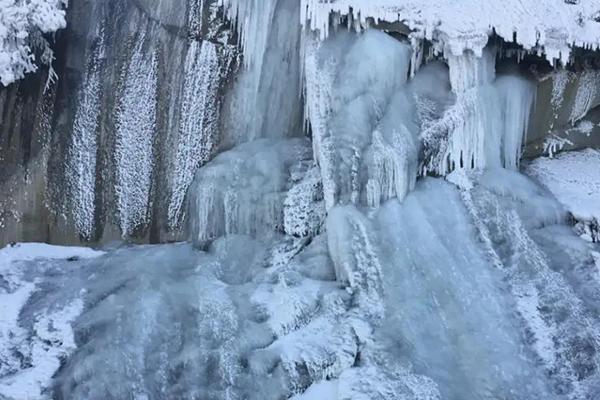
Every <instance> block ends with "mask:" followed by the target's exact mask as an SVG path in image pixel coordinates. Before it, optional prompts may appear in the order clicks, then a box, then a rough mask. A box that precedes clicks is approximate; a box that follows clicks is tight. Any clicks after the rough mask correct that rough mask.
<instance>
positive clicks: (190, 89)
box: [168, 41, 221, 226]
mask: <svg viewBox="0 0 600 400" xmlns="http://www.w3.org/2000/svg"><path fill="white" fill-rule="evenodd" d="M184 73H185V79H184V81H183V100H182V106H181V111H180V112H181V115H182V119H181V123H180V127H179V132H178V136H177V149H176V153H175V154H176V156H175V159H174V161H173V165H172V176H171V181H172V182H171V199H170V202H169V211H168V216H169V224H171V225H172V226H176V225H177V224H179V223H180V222H181V220H182V217H183V213H184V209H185V196H186V192H187V190H188V188H189V187H190V185H191V184H192V181H193V180H194V174H195V172H196V170H197V169H198V168H199V167H200V166H202V165H204V164H206V162H207V161H208V160H209V159H210V157H212V156H213V154H214V152H215V149H216V147H217V144H218V133H219V131H218V122H219V109H218V104H219V102H218V93H219V84H220V82H221V76H220V75H221V72H220V66H219V59H218V56H217V47H216V45H215V44H214V43H212V42H209V41H203V42H202V43H200V42H197V41H193V42H192V43H191V44H190V47H189V49H188V52H187V55H186V60H185V70H184Z"/></svg>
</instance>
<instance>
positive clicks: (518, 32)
mask: <svg viewBox="0 0 600 400" xmlns="http://www.w3.org/2000/svg"><path fill="white" fill-rule="evenodd" d="M570 3H572V4H570ZM598 8H599V7H598V3H597V1H595V0H580V1H577V2H567V1H558V0H557V1H538V0H504V1H497V0H460V1H456V0H369V1H366V0H331V1H322V0H303V7H302V10H303V15H302V18H301V21H302V23H304V24H305V26H306V27H308V28H310V29H313V30H319V31H320V34H321V38H325V37H327V36H329V33H330V31H331V30H332V29H331V28H330V19H329V17H330V14H331V13H332V12H333V13H338V14H341V15H347V14H349V13H350V9H352V16H353V18H355V20H356V21H357V22H358V23H356V24H355V26H359V27H361V28H364V27H366V26H368V25H369V18H372V19H373V20H375V22H377V21H388V22H395V21H401V22H403V23H404V24H406V25H407V26H408V27H409V28H410V29H411V30H412V31H413V33H412V34H411V35H412V36H413V37H416V38H418V39H422V38H425V39H428V40H433V41H434V42H436V44H437V47H438V48H439V49H440V50H441V51H443V52H444V53H445V54H447V55H455V56H460V55H462V54H463V53H464V52H465V51H466V50H470V51H473V52H474V53H475V54H476V55H477V56H481V54H482V51H483V49H484V47H485V45H486V44H487V42H488V36H490V35H491V34H492V32H494V33H496V34H497V35H499V36H500V37H502V38H503V39H504V40H506V41H507V42H513V41H516V43H518V44H520V45H521V46H523V48H525V49H526V50H533V51H536V52H543V53H544V55H545V57H546V58H547V59H548V60H549V61H550V62H551V63H552V62H553V61H554V60H560V61H561V62H562V63H563V64H564V63H566V62H568V61H569V57H570V54H571V50H572V48H573V47H583V48H591V49H597V48H599V47H600V23H599V22H597V21H596V20H595V19H594V17H595V16H596V15H597V13H598V11H599V10H598Z"/></svg>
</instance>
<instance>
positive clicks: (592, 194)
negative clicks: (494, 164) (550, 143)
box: [526, 149, 600, 224]
mask: <svg viewBox="0 0 600 400" xmlns="http://www.w3.org/2000/svg"><path fill="white" fill-rule="evenodd" d="M526 172H527V174H529V175H530V176H532V177H534V178H535V179H536V180H538V181H539V182H540V183H541V184H542V185H544V186H545V187H546V188H547V189H548V190H549V191H550V192H552V194H554V196H556V198H557V199H558V201H559V202H560V203H561V204H562V205H563V206H564V207H565V208H566V209H567V210H568V211H569V212H570V213H571V214H572V215H573V217H574V218H575V219H576V220H578V221H584V222H586V223H594V221H595V223H596V224H598V222H600V151H598V150H593V149H586V150H582V151H573V152H566V153H562V154H559V155H557V156H556V157H554V158H549V157H542V158H538V159H536V160H534V161H533V162H531V164H529V165H528V166H527V169H526Z"/></svg>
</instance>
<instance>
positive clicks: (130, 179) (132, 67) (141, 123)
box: [115, 34, 158, 237]
mask: <svg viewBox="0 0 600 400" xmlns="http://www.w3.org/2000/svg"><path fill="white" fill-rule="evenodd" d="M145 37H146V36H145V34H141V35H140V36H139V38H138V41H137V43H136V45H135V48H134V50H133V56H132V57H131V61H130V62H129V66H128V67H127V70H126V71H125V73H124V75H123V78H124V87H123V91H122V93H121V95H120V97H119V104H118V106H117V110H116V146H115V161H116V183H115V192H116V199H117V210H118V214H119V224H120V228H121V232H122V234H123V236H125V237H127V236H130V235H132V234H133V233H134V231H135V230H136V229H137V228H139V227H141V226H144V225H145V224H147V223H148V220H149V211H150V208H151V202H150V194H151V191H152V175H153V172H154V152H153V146H154V138H155V134H156V102H157V83H158V58H157V55H156V54H155V53H154V52H152V54H151V55H150V56H149V59H148V57H146V56H145V55H144V49H143V45H144V41H145Z"/></svg>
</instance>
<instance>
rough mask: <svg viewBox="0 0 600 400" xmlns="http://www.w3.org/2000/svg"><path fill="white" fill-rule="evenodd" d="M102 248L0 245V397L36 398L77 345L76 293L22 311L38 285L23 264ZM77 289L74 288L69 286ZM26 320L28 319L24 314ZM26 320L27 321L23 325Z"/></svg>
mask: <svg viewBox="0 0 600 400" xmlns="http://www.w3.org/2000/svg"><path fill="white" fill-rule="evenodd" d="M102 254H103V253H102V252H100V251H95V250H91V249H87V248H78V247H60V246H49V245H46V244H37V243H31V244H16V245H14V246H9V247H6V248H4V249H1V250H0V398H5V397H6V398H9V399H19V400H20V399H40V398H42V397H43V391H44V389H46V388H47V387H48V386H50V383H51V380H52V376H53V375H54V374H55V373H56V371H57V370H58V368H59V367H60V363H61V360H62V359H64V358H66V357H67V356H68V355H69V354H70V352H71V351H72V350H74V349H75V340H74V337H73V330H72V328H71V322H73V321H74V320H75V318H76V317H77V316H78V315H79V314H80V313H81V312H82V311H83V302H82V300H81V299H78V298H75V299H74V300H72V301H69V302H68V303H67V304H64V305H61V306H58V307H56V308H54V307H52V308H45V309H39V310H36V313H35V315H33V316H31V319H29V318H28V317H23V316H22V315H21V314H22V312H23V309H24V307H25V306H26V304H27V303H28V302H32V301H33V302H35V300H34V297H35V295H36V293H37V292H38V291H39V290H40V288H39V284H41V283H42V280H41V278H42V275H41V274H40V275H39V276H36V277H34V278H33V279H31V278H26V277H25V275H26V274H27V272H26V269H27V267H26V263H28V262H34V263H35V264H37V265H39V266H40V268H41V269H44V268H46V265H50V264H51V263H52V262H53V261H58V260H69V259H70V260H78V259H90V258H95V257H98V256H100V255H102ZM73 290H74V292H75V293H77V291H78V289H76V288H74V289H73ZM22 318H24V319H29V322H25V323H24V321H23V319H22ZM26 325H29V326H26Z"/></svg>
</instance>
